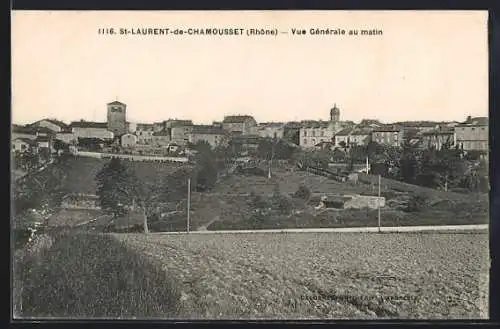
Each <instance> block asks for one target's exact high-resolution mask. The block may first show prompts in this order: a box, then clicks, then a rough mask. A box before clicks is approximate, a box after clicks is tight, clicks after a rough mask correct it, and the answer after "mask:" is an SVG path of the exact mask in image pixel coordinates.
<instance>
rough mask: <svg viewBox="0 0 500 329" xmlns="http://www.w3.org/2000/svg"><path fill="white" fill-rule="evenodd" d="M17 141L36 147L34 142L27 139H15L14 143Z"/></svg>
mask: <svg viewBox="0 0 500 329" xmlns="http://www.w3.org/2000/svg"><path fill="white" fill-rule="evenodd" d="M16 140H20V141H23V142H24V143H26V144H29V145H36V142H35V141H34V140H32V139H29V138H26V137H19V138H16V139H14V141H16Z"/></svg>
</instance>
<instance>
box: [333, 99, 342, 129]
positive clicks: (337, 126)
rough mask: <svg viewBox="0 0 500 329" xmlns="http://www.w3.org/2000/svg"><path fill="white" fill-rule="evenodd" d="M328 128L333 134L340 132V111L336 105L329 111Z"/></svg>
mask: <svg viewBox="0 0 500 329" xmlns="http://www.w3.org/2000/svg"><path fill="white" fill-rule="evenodd" d="M330 126H331V129H332V130H333V133H334V134H336V133H337V132H338V131H340V130H341V125H340V109H339V108H338V107H337V104H334V105H333V108H332V109H331V110H330Z"/></svg>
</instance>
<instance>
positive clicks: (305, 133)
mask: <svg viewBox="0 0 500 329" xmlns="http://www.w3.org/2000/svg"><path fill="white" fill-rule="evenodd" d="M305 136H307V130H304V137H305ZM304 140H305V139H304ZM304 144H305V142H304Z"/></svg>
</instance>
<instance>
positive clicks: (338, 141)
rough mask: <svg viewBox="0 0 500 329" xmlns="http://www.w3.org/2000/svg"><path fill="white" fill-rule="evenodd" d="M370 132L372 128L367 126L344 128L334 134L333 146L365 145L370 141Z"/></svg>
mask: <svg viewBox="0 0 500 329" xmlns="http://www.w3.org/2000/svg"><path fill="white" fill-rule="evenodd" d="M372 132H373V129H372V128H367V127H355V128H344V129H342V130H341V131H339V132H338V133H337V134H335V146H336V147H343V145H345V146H347V147H350V146H354V145H367V144H368V143H370V141H371V137H372Z"/></svg>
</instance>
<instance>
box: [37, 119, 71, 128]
mask: <svg viewBox="0 0 500 329" xmlns="http://www.w3.org/2000/svg"><path fill="white" fill-rule="evenodd" d="M41 121H47V122H50V123H52V124H55V125H56V126H59V127H61V128H66V127H68V125H67V124H65V123H64V122H62V121H59V120H56V119H42V120H38V121H36V122H34V123H32V124H31V125H30V126H34V125H36V124H37V123H39V122H41Z"/></svg>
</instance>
